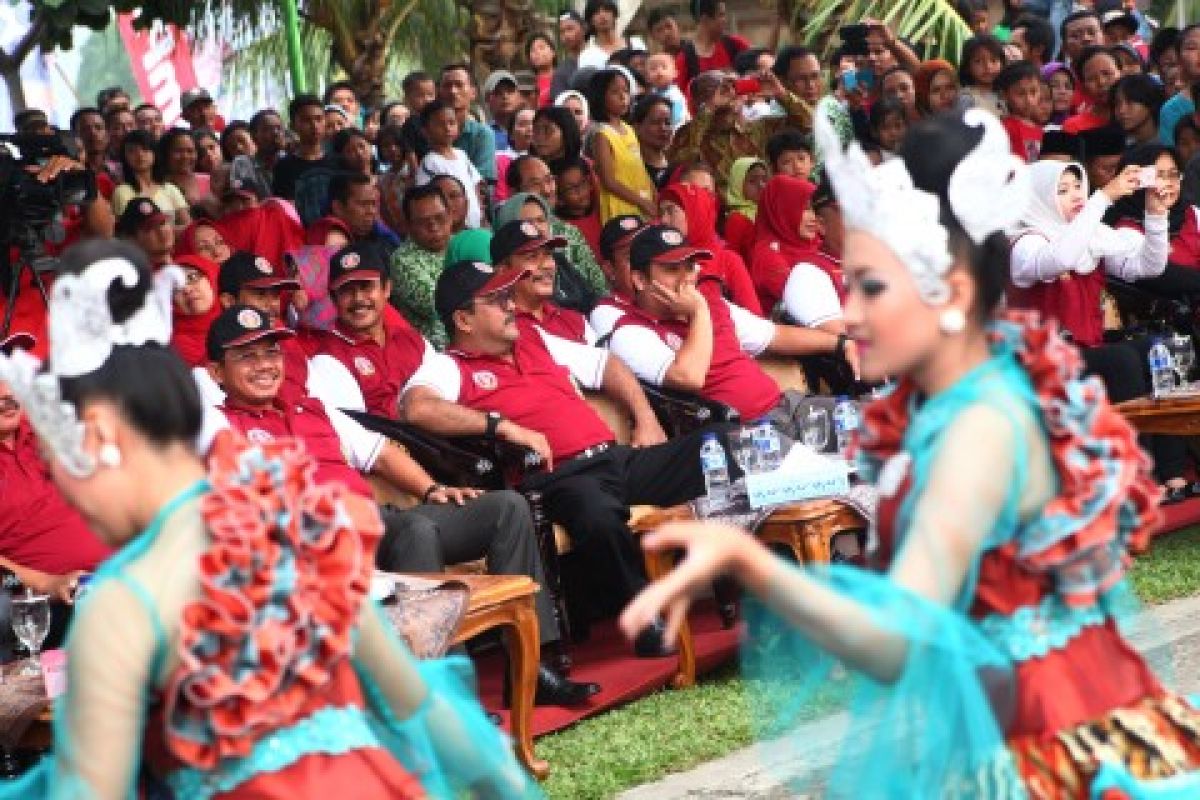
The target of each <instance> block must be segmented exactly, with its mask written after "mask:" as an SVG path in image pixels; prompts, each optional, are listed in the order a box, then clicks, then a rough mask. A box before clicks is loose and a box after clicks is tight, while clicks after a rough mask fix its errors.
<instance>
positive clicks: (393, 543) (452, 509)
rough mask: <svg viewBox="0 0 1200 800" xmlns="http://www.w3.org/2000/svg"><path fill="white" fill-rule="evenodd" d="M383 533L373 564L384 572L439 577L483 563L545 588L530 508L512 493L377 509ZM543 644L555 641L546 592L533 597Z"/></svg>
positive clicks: (493, 570) (551, 607)
mask: <svg viewBox="0 0 1200 800" xmlns="http://www.w3.org/2000/svg"><path fill="white" fill-rule="evenodd" d="M380 516H382V517H383V525H384V533H383V539H382V540H381V541H380V543H379V549H378V550H377V551H376V553H375V565H376V566H377V567H379V568H380V569H382V570H385V571H387V572H441V571H442V570H443V569H445V567H446V565H447V564H457V563H461V562H463V561H474V560H475V559H478V558H483V559H486V561H487V567H488V572H491V573H493V574H496V575H528V576H529V577H531V578H533V579H534V580H535V581H537V582H538V585H540V586H545V585H546V577H545V575H544V573H543V571H542V559H541V556H540V555H539V554H538V547H537V539H536V538H535V536H534V530H533V518H532V517H531V516H530V514H529V504H528V503H527V502H525V498H524V497H522V496H521V495H519V494H517V493H516V492H510V491H504V492H488V493H486V494H484V495H481V496H480V497H477V498H475V499H474V500H469V501H467V503H466V504H465V505H461V506H456V505H420V506H415V507H414V508H411V509H407V510H405V511H401V510H399V509H396V508H381V509H380ZM533 600H534V608H535V610H536V612H537V618H538V630H539V633H540V638H541V642H542V644H546V643H547V642H556V641H558V638H559V631H558V622H557V620H556V619H555V616H554V605H553V603H552V601H551V600H550V596H549V594H548V593H547V592H546V590H545V589H543V590H542V591H539V592H538V593H537V594H536V595H534V599H533Z"/></svg>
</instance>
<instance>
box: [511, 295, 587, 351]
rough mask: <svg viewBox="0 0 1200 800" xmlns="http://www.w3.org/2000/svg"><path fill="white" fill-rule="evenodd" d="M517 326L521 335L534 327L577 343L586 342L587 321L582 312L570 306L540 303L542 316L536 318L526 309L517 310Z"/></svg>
mask: <svg viewBox="0 0 1200 800" xmlns="http://www.w3.org/2000/svg"><path fill="white" fill-rule="evenodd" d="M517 326H518V327H519V328H520V329H521V335H522V336H525V335H527V333H526V332H527V331H532V330H534V329H536V328H541V329H542V330H544V331H545V332H546V333H550V334H553V335H555V336H557V337H559V338H560V339H567V340H568V341H572V342H578V343H579V344H588V340H587V335H586V333H585V332H586V330H587V322H586V321H585V320H584V318H583V314H580V313H579V312H578V311H575V310H573V309H570V308H562V307H560V306H557V305H555V304H554V303H544V304H543V305H542V318H541V319H538V318H537V317H535V316H534V315H533V314H530V313H529V312H528V311H520V310H518V311H517Z"/></svg>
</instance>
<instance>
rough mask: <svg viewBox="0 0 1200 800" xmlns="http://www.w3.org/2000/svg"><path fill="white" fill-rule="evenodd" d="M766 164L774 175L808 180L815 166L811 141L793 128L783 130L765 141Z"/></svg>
mask: <svg viewBox="0 0 1200 800" xmlns="http://www.w3.org/2000/svg"><path fill="white" fill-rule="evenodd" d="M767 163H769V164H770V165H771V173H772V174H774V175H791V176H792V177H793V178H803V179H805V180H808V177H809V175H811V174H812V171H813V167H814V166H815V162H814V160H813V146H812V141H811V140H810V139H809V138H808V137H807V136H805V135H804V134H803V133H801V132H800V131H798V130H796V129H795V128H784V129H783V130H781V131H780V132H779V133H777V134H775V135H774V136H772V137H771V138H770V139H768V140H767Z"/></svg>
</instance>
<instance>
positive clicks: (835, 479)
mask: <svg viewBox="0 0 1200 800" xmlns="http://www.w3.org/2000/svg"><path fill="white" fill-rule="evenodd" d="M849 490H850V465H849V464H848V463H846V460H845V459H843V458H838V457H829V456H824V455H821V454H820V453H816V452H814V451H813V450H811V449H809V448H807V447H805V446H804V445H801V444H797V445H795V446H794V447H792V449H791V451H790V452H789V453H788V454H787V456H786V457H785V458H784V459H783V463H782V464H780V465H779V469H776V470H772V471H771V472H763V473H759V474H757V475H747V476H746V494H747V496H748V498H749V500H750V507H751V508H754V509H759V508H764V507H766V506H777V505H781V504H783V503H793V502H796V501H798V500H815V499H817V498H821V497H836V496H837V495H842V494H845V493H846V492H848V491H849Z"/></svg>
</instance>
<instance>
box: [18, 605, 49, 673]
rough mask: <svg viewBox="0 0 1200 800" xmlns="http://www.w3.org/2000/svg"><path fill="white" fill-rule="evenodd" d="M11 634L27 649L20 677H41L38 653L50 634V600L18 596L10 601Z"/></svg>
mask: <svg viewBox="0 0 1200 800" xmlns="http://www.w3.org/2000/svg"><path fill="white" fill-rule="evenodd" d="M12 628H13V633H15V634H16V635H17V638H18V639H20V640H21V644H23V645H25V647H26V648H28V649H29V661H28V662H26V664H25V667H24V668H23V669H22V670H21V672H20V674H21V675H28V676H34V675H41V674H42V667H41V663H40V657H39V653H40V652H41V649H42V642H44V641H46V634H48V633H49V632H50V598H49V597H47V596H46V595H44V594H31V593H27V594H24V595H18V596H16V597H14V598H13V599H12Z"/></svg>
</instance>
